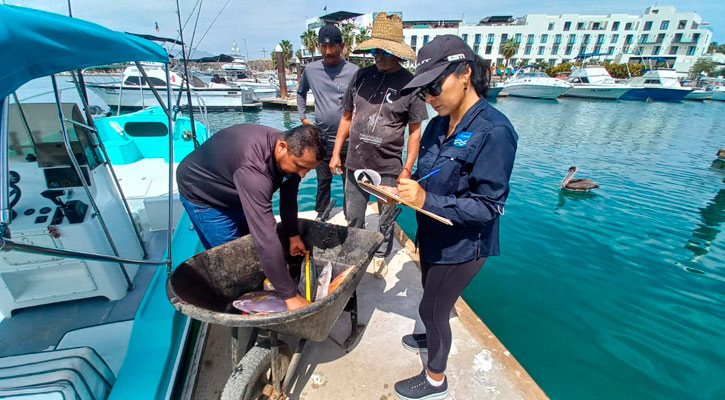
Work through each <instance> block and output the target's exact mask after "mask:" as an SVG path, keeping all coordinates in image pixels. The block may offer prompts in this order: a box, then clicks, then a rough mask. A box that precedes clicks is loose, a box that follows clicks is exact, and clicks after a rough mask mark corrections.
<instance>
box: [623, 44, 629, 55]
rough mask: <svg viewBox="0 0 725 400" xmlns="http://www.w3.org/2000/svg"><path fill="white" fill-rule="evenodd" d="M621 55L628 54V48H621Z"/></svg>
mask: <svg viewBox="0 0 725 400" xmlns="http://www.w3.org/2000/svg"><path fill="white" fill-rule="evenodd" d="M622 53H624V54H629V46H622Z"/></svg>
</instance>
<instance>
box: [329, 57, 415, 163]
mask: <svg viewBox="0 0 725 400" xmlns="http://www.w3.org/2000/svg"><path fill="white" fill-rule="evenodd" d="M411 79H413V74H412V73H410V71H408V70H406V69H401V70H399V71H396V72H393V73H392V74H389V73H385V72H381V71H378V69H377V67H376V66H375V65H371V66H369V67H365V68H363V69H361V70H359V71H358V72H357V73H356V74H355V78H354V81H353V82H352V83H351V84H350V87H349V88H348V90H347V93H346V94H345V97H344V98H343V102H342V106H343V108H344V109H345V110H349V111H352V113H353V114H352V125H351V126H350V146H349V147H348V150H347V161H346V163H345V167H346V168H348V169H352V170H355V169H360V168H370V169H374V170H376V171H378V172H379V173H381V174H389V175H397V174H399V173H400V170H401V169H402V167H403V162H402V155H403V145H404V144H405V127H406V126H407V125H408V124H409V123H416V122H422V121H423V120H424V119H427V118H428V112H427V111H426V108H425V102H424V101H422V100H421V99H420V98H418V96H416V95H415V94H413V93H411V94H408V95H407V96H401V95H400V90H401V89H403V87H404V86H405V85H406V84H408V82H410V80H411Z"/></svg>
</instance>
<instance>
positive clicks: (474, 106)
mask: <svg viewBox="0 0 725 400" xmlns="http://www.w3.org/2000/svg"><path fill="white" fill-rule="evenodd" d="M489 76H490V72H489V69H488V68H487V66H486V65H484V62H483V60H481V58H480V57H478V56H476V55H475V54H474V53H473V51H471V49H470V47H468V45H467V44H466V43H465V42H463V41H462V40H461V39H460V38H458V37H457V36H454V35H444V36H438V37H436V38H435V39H434V40H433V41H431V42H430V43H428V44H427V45H425V46H423V47H422V48H421V49H420V52H419V53H418V58H417V69H416V73H415V77H414V78H413V80H412V81H411V82H410V83H409V84H408V85H407V86H406V87H405V88H404V89H403V90H402V92H403V94H405V93H406V92H408V93H409V92H411V91H415V90H417V91H418V95H420V96H421V97H424V98H425V100H426V101H427V102H428V103H430V105H431V106H432V107H433V109H435V110H436V111H437V112H438V116H437V117H435V118H433V119H432V120H431V121H430V123H429V124H428V127H427V128H426V130H425V133H424V134H423V136H422V137H421V142H420V152H419V154H418V166H417V170H416V172H415V173H414V174H413V175H412V176H411V179H401V181H400V183H399V185H398V191H399V193H400V196H401V197H402V198H403V199H405V200H407V201H409V202H411V203H413V204H415V205H416V206H419V207H421V208H423V209H424V210H428V211H431V212H433V213H436V214H438V215H440V216H443V217H445V218H449V219H450V220H451V221H453V226H448V225H444V224H442V223H440V222H438V221H436V220H434V219H431V218H428V217H426V216H424V215H421V214H418V215H417V220H418V232H417V241H418V245H419V247H420V264H421V270H422V274H423V279H422V281H423V298H422V299H421V302H420V306H419V313H420V317H421V319H422V321H423V324H424V325H425V330H426V331H425V333H424V334H412V335H406V336H404V337H403V346H404V347H405V348H407V349H409V350H412V351H428V365H427V368H426V369H425V370H424V371H423V372H421V373H420V374H418V375H416V376H414V377H412V378H409V379H406V380H403V381H400V382H398V383H396V384H395V391H396V392H397V394H398V396H399V397H400V398H401V399H404V400H408V399H426V400H431V399H442V398H445V397H446V396H447V395H448V383H447V380H446V377H445V374H444V372H445V369H446V362H447V360H448V353H449V351H450V346H451V340H452V339H451V328H450V323H449V315H450V312H451V310H452V309H453V306H454V304H455V302H456V300H457V299H458V297H459V296H460V295H461V293H462V292H463V289H465V287H466V286H467V285H468V283H469V282H470V281H471V280H472V279H473V277H474V276H475V275H476V273H478V271H479V270H480V269H481V266H483V263H484V262H485V261H486V258H487V257H488V256H495V255H498V254H499V248H498V247H499V246H498V219H499V215H503V212H504V203H505V201H506V197H507V196H508V193H509V178H510V177H511V170H512V168H513V164H514V157H515V154H516V142H517V140H518V136H517V134H516V131H515V130H514V128H513V126H511V123H510V122H509V120H508V119H507V118H506V117H505V116H504V115H503V114H502V113H501V112H499V111H498V110H496V109H495V108H493V107H492V106H491V105H489V104H488V103H487V102H486V100H485V97H486V92H487V90H488V82H489ZM438 169H440V171H439V172H437V173H436V172H434V173H433V174H431V172H433V171H436V170H438ZM427 175H428V176H429V177H427V178H426V179H422V180H421V181H420V182H418V181H417V179H420V178H421V177H424V176H427Z"/></svg>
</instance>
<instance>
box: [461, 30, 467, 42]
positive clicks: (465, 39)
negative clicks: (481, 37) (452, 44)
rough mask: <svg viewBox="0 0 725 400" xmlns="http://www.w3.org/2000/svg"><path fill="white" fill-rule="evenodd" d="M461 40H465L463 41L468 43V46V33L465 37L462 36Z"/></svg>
mask: <svg viewBox="0 0 725 400" xmlns="http://www.w3.org/2000/svg"><path fill="white" fill-rule="evenodd" d="M461 39H463V41H464V42H466V44H468V34H467V33H464V34H463V35H461Z"/></svg>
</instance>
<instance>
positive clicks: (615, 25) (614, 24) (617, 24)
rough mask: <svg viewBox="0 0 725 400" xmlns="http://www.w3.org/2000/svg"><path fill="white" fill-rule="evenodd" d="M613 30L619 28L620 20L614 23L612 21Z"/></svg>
mask: <svg viewBox="0 0 725 400" xmlns="http://www.w3.org/2000/svg"><path fill="white" fill-rule="evenodd" d="M612 30H613V31H618V30H619V21H614V23H612Z"/></svg>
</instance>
